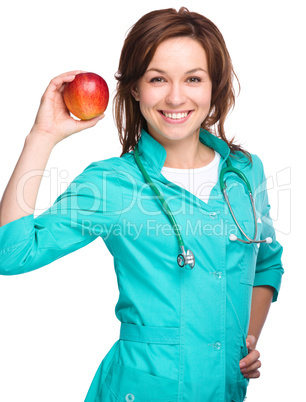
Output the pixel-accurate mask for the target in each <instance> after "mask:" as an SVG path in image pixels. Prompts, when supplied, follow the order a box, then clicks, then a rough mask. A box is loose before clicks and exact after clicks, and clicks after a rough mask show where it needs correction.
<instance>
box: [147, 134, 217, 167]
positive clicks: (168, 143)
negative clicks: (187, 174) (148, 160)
mask: <svg viewBox="0 0 306 402" xmlns="http://www.w3.org/2000/svg"><path fill="white" fill-rule="evenodd" d="M155 139H156V140H157V141H158V142H159V143H160V144H161V145H162V146H163V147H164V148H165V150H166V152H167V157H166V160H165V163H164V167H169V168H175V169H197V168H201V167H203V166H206V165H208V164H209V163H211V162H212V161H213V159H214V157H215V152H214V150H213V149H211V148H209V147H207V146H206V145H204V144H202V142H201V141H200V139H199V134H198V135H194V136H192V137H188V138H184V139H182V140H169V139H167V138H161V139H160V138H158V139H157V138H155Z"/></svg>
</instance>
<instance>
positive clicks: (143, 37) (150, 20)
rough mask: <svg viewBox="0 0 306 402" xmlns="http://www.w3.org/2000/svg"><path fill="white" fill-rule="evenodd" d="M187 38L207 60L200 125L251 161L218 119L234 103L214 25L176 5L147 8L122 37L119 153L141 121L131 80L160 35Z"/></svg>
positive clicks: (130, 145)
mask: <svg viewBox="0 0 306 402" xmlns="http://www.w3.org/2000/svg"><path fill="white" fill-rule="evenodd" d="M182 36H187V37H190V38H193V39H195V40H197V41H198V42H200V44H201V45H202V46H203V48H204V50H205V52H206V56H207V62H208V73H209V76H210V78H211V81H212V97H211V107H210V110H209V113H208V115H207V117H206V118H205V120H204V121H203V123H202V125H201V127H202V128H204V129H205V130H207V131H210V132H212V133H213V134H215V135H216V136H218V137H220V138H221V139H222V140H223V141H225V142H226V143H227V145H228V146H229V148H230V150H231V152H232V153H236V152H237V151H241V152H243V153H244V154H245V155H246V156H247V158H248V159H249V160H250V162H252V156H251V155H250V154H249V152H247V151H245V150H244V149H243V148H242V147H241V146H240V145H236V144H233V140H234V138H232V140H230V141H229V140H227V138H226V136H225V130H224V122H225V118H226V116H227V114H228V113H229V111H230V110H231V108H233V107H234V105H235V92H234V88H233V79H234V77H235V78H236V80H237V82H238V86H239V92H240V83H239V80H238V78H237V76H236V73H235V72H234V69H233V66H232V62H231V58H230V55H229V53H228V50H227V48H226V44H225V41H224V39H223V36H222V34H221V32H220V31H219V29H218V28H217V27H216V26H215V25H214V24H213V23H212V22H211V21H210V20H209V19H208V18H206V17H204V16H203V15H200V14H197V13H195V12H189V10H188V9H187V8H185V7H181V8H180V10H179V11H178V12H177V11H176V10H175V9H173V8H168V9H164V10H156V11H152V12H150V13H148V14H146V15H144V16H143V17H142V18H140V20H139V21H137V22H136V24H134V25H133V26H132V27H131V28H130V30H129V32H128V35H127V37H126V39H125V42H124V45H123V48H122V51H121V56H120V61H119V68H118V71H117V73H116V74H115V78H116V79H117V81H118V82H117V93H116V95H115V97H114V103H113V105H114V119H115V122H116V125H117V128H118V131H119V139H120V143H121V145H122V154H121V155H120V156H122V155H123V154H125V153H126V152H129V151H130V150H132V149H134V147H135V145H136V144H137V142H138V140H139V138H140V133H141V129H142V128H145V127H146V121H145V119H144V117H143V116H142V114H141V111H140V107H139V102H137V101H136V100H135V99H134V97H133V96H132V94H131V90H132V88H133V87H134V86H135V84H136V82H137V80H138V79H139V78H140V77H142V76H143V75H144V73H145V72H146V70H147V68H148V65H149V64H150V62H151V60H152V58H153V56H154V53H155V51H156V49H157V47H158V45H159V44H160V43H161V42H163V41H164V40H166V39H169V38H173V37H182Z"/></svg>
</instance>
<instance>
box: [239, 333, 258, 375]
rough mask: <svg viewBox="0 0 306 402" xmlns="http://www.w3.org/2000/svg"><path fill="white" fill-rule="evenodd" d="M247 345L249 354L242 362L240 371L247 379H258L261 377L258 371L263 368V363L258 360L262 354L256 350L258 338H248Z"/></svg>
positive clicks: (252, 336) (250, 336)
mask: <svg viewBox="0 0 306 402" xmlns="http://www.w3.org/2000/svg"><path fill="white" fill-rule="evenodd" d="M246 345H247V348H248V351H249V354H248V355H247V356H246V357H244V358H243V359H241V360H240V371H241V373H242V374H243V375H244V377H245V378H258V377H259V376H260V372H259V370H258V369H259V368H260V367H261V362H260V360H258V359H259V357H260V353H259V352H258V350H256V349H255V346H256V338H255V336H254V335H248V336H247V338H246Z"/></svg>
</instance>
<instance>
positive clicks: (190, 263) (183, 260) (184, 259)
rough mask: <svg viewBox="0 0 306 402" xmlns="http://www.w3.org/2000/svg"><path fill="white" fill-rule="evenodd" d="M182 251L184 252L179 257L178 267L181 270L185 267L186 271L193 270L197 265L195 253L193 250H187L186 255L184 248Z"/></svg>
mask: <svg viewBox="0 0 306 402" xmlns="http://www.w3.org/2000/svg"><path fill="white" fill-rule="evenodd" d="M182 251H183V252H182V253H181V254H179V255H178V256H177V263H178V265H179V266H180V267H181V268H183V267H185V268H186V269H193V267H194V265H195V258H194V254H193V252H192V251H191V250H187V253H186V252H185V250H184V248H183V250H182Z"/></svg>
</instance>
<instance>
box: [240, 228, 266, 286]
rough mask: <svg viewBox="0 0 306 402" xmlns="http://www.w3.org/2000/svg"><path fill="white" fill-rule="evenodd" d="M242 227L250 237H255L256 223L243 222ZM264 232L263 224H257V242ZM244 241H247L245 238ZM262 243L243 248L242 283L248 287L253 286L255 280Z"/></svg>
mask: <svg viewBox="0 0 306 402" xmlns="http://www.w3.org/2000/svg"><path fill="white" fill-rule="evenodd" d="M241 226H242V228H243V230H244V231H245V233H246V234H247V235H248V236H249V237H250V238H253V237H254V233H255V232H254V230H255V229H254V221H249V220H243V221H242V222H241ZM261 230H262V223H261V222H257V236H256V240H259V239H260V235H261ZM242 238H243V240H246V239H245V238H244V236H243V237H242ZM260 244H261V243H258V244H256V243H255V244H243V243H242V246H243V247H244V248H245V250H244V255H243V261H242V272H241V279H240V282H241V283H244V284H246V285H253V284H254V279H255V270H256V262H257V256H258V251H259V246H260Z"/></svg>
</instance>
